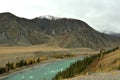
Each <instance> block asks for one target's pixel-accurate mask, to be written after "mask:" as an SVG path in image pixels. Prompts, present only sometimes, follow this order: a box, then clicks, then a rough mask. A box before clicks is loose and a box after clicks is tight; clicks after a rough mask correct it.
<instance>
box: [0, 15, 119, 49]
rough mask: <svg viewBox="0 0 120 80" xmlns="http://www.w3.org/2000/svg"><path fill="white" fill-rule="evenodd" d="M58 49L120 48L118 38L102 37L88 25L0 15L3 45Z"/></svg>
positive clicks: (66, 20) (101, 34)
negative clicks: (56, 47)
mask: <svg viewBox="0 0 120 80" xmlns="http://www.w3.org/2000/svg"><path fill="white" fill-rule="evenodd" d="M44 43H45V44H46V43H49V45H50V44H51V45H58V46H60V47H67V48H76V47H89V48H104V47H114V46H119V45H120V40H119V39H118V38H116V37H113V36H112V37H111V36H109V35H106V34H103V33H100V32H98V31H96V30H94V29H93V28H92V27H90V26H89V25H88V24H87V23H85V22H83V21H81V20H77V19H69V18H55V17H52V16H50V17H49V18H48V17H47V18H46V17H37V18H34V19H31V20H29V19H25V18H20V17H17V16H15V15H13V14H11V13H1V14H0V44H9V45H34V44H44Z"/></svg>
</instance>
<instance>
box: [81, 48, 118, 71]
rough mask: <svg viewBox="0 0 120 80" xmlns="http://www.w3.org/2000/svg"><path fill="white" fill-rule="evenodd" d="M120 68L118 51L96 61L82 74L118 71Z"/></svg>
mask: <svg viewBox="0 0 120 80" xmlns="http://www.w3.org/2000/svg"><path fill="white" fill-rule="evenodd" d="M119 68H120V50H117V51H115V52H112V53H110V54H107V55H105V56H104V57H103V58H101V59H96V60H94V62H93V63H92V64H91V65H90V66H88V68H87V69H86V70H85V71H84V72H83V73H86V72H103V71H112V70H118V69H119Z"/></svg>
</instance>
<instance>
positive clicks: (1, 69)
mask: <svg viewBox="0 0 120 80" xmlns="http://www.w3.org/2000/svg"><path fill="white" fill-rule="evenodd" d="M44 60H47V57H46V56H42V57H38V58H34V57H32V58H28V59H25V60H24V59H21V60H19V61H17V62H15V63H10V62H9V61H8V63H7V64H5V66H4V67H0V74H3V73H7V72H9V71H11V70H16V69H17V68H21V67H23V66H28V65H32V64H34V63H39V62H41V61H44Z"/></svg>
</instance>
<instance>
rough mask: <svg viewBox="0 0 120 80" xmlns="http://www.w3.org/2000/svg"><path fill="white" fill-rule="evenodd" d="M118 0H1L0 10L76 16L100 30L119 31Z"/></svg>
mask: <svg viewBox="0 0 120 80" xmlns="http://www.w3.org/2000/svg"><path fill="white" fill-rule="evenodd" d="M119 7H120V1H119V0H20V1H18V0H3V1H1V3H0V12H5V11H7V12H8V11H9V12H12V13H14V14H16V15H18V16H21V17H26V18H34V17H37V16H41V15H53V16H58V17H70V18H77V19H80V20H83V21H85V22H87V23H88V24H89V25H90V26H92V27H93V28H95V29H97V30H99V31H101V30H105V31H113V32H120V23H119V21H120V10H119Z"/></svg>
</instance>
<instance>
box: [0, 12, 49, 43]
mask: <svg viewBox="0 0 120 80" xmlns="http://www.w3.org/2000/svg"><path fill="white" fill-rule="evenodd" d="M49 41H50V37H49V36H48V35H45V34H43V33H41V30H40V28H38V27H37V26H36V25H35V24H34V23H32V22H31V21H30V20H28V19H25V18H19V17H16V16H15V15H13V14H11V13H1V14H0V44H10V45H16V44H17V45H31V44H41V43H46V42H49Z"/></svg>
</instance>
